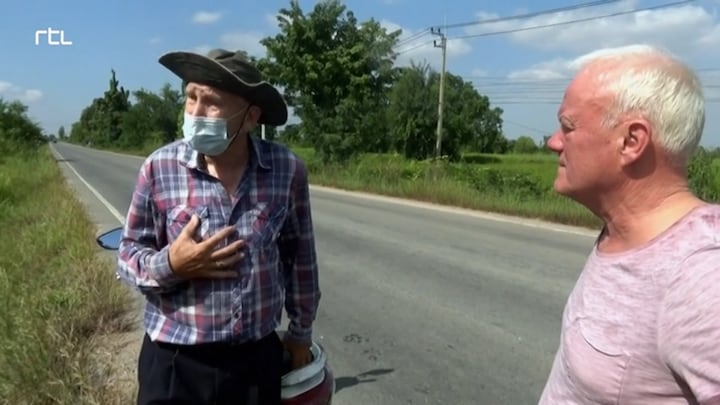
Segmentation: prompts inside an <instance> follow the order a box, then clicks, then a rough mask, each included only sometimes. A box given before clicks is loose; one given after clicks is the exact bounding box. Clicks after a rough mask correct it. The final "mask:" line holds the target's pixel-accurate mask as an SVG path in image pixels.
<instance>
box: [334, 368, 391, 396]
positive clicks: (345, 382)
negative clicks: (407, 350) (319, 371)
mask: <svg viewBox="0 0 720 405" xmlns="http://www.w3.org/2000/svg"><path fill="white" fill-rule="evenodd" d="M394 371H395V369H393V368H381V369H377V370H370V371H366V372H364V373H360V374H358V375H356V376H355V377H338V378H336V379H335V393H338V392H340V390H342V389H344V388H350V387H352V386H355V385H358V384H363V383H369V382H374V381H377V379H376V378H373V377H376V376H380V375H385V374H390V373H392V372H394Z"/></svg>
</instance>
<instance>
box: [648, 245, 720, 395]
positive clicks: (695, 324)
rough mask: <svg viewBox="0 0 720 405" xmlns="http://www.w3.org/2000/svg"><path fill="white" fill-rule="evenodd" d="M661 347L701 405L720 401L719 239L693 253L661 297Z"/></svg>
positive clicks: (672, 366) (663, 353)
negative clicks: (717, 242) (715, 243)
mask: <svg viewBox="0 0 720 405" xmlns="http://www.w3.org/2000/svg"><path fill="white" fill-rule="evenodd" d="M658 337H659V348H660V353H661V356H662V357H663V359H664V361H665V362H666V364H667V365H668V366H669V367H670V369H671V370H673V371H674V372H675V373H676V374H677V375H678V376H679V377H680V379H682V380H683V381H684V382H685V383H686V384H687V386H688V388H689V389H690V391H692V393H693V394H694V395H695V397H696V399H697V401H698V403H699V404H701V405H709V404H713V405H715V404H720V343H719V342H720V245H716V246H712V247H710V248H707V249H703V250H701V251H698V252H695V253H693V254H692V255H690V256H689V257H688V258H687V259H686V260H685V261H684V262H683V263H682V264H681V265H680V266H679V268H678V270H677V273H676V274H675V275H674V276H672V278H671V280H670V283H669V285H668V292H667V294H666V296H665V298H664V300H663V302H662V306H661V311H660V316H659V325H658Z"/></svg>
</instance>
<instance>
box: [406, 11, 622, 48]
mask: <svg viewBox="0 0 720 405" xmlns="http://www.w3.org/2000/svg"><path fill="white" fill-rule="evenodd" d="M620 1H624V0H596V1H591V2H587V3H579V4H574V5H571V6H566V7H558V8H553V9H546V10H542V11H537V12H532V13H527V14H518V15H514V16H511V17H500V18H494V19H490V20H476V21H469V22H463V23H454V24H448V25H447V26H444V28H445V29H449V28H460V27H468V26H472V25H480V24H489V23H496V22H503V21H512V20H518V19H525V18H532V17H537V16H542V15H547V14H554V13H560V12H563V11H572V10H579V9H583V8H591V7H597V6H601V5H607V4H612V3H619V2H620ZM435 28H436V27H434V26H431V27H427V28H424V29H423V30H421V31H418V32H416V33H415V34H412V35H410V36H409V37H407V38H403V39H401V40H399V41H398V42H397V43H396V44H395V48H398V47H400V46H402V45H405V44H408V43H410V42H413V41H415V40H417V39H420V38H422V37H424V36H427V35H428V34H430V33H432V31H433V29H435ZM429 43H430V42H424V43H422V44H419V45H418V46H413V47H411V48H409V49H405V50H403V51H401V52H400V54H402V53H406V52H409V51H411V50H415V49H417V48H420V47H422V46H424V45H426V44H429Z"/></svg>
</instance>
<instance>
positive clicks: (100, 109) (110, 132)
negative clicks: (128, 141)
mask: <svg viewBox="0 0 720 405" xmlns="http://www.w3.org/2000/svg"><path fill="white" fill-rule="evenodd" d="M111 74H112V75H111V77H110V81H109V86H108V89H107V90H106V91H105V93H104V94H103V97H100V98H95V99H94V100H93V101H92V103H91V104H90V105H89V106H88V107H86V108H85V109H84V110H83V111H82V113H81V115H80V121H79V122H76V123H75V124H73V126H72V129H71V131H70V138H71V139H72V140H73V141H76V142H83V143H92V144H96V145H102V146H108V145H114V144H117V142H118V140H119V138H120V135H121V134H122V129H121V121H122V116H123V114H124V113H125V112H127V111H128V109H129V108H130V100H129V97H130V92H129V91H128V90H125V89H124V88H123V87H122V86H120V85H119V84H120V83H119V81H118V80H117V78H116V76H115V70H111Z"/></svg>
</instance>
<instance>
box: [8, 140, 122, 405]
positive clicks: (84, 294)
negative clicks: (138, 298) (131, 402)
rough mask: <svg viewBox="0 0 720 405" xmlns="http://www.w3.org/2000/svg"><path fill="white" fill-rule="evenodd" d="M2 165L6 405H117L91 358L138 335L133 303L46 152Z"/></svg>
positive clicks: (11, 159)
mask: <svg viewBox="0 0 720 405" xmlns="http://www.w3.org/2000/svg"><path fill="white" fill-rule="evenodd" d="M1 159H2V160H0V173H2V176H0V229H2V230H3V232H0V246H3V252H2V254H0V300H1V301H0V302H1V303H2V307H3V308H4V309H5V310H4V311H2V313H1V314H0V398H2V400H1V402H2V403H7V404H50V403H54V404H112V403H117V398H118V395H120V393H118V392H117V388H116V387H114V385H113V384H111V383H110V382H109V380H108V378H107V376H106V375H105V372H104V368H103V366H102V365H101V364H97V362H96V361H95V359H94V357H93V352H94V350H95V346H96V343H97V341H98V339H99V338H101V337H102V336H103V335H105V334H108V333H114V332H119V331H124V330H128V329H130V328H131V327H132V326H131V325H130V324H129V322H128V321H127V320H126V319H127V318H126V317H125V316H124V315H125V314H126V313H127V311H128V310H129V309H130V308H131V301H130V300H131V298H130V296H129V294H128V293H127V291H126V289H125V288H124V287H123V286H122V285H120V284H119V283H118V282H117V281H116V280H115V278H114V275H113V273H112V271H111V270H110V269H111V267H109V264H110V263H109V262H108V260H107V259H103V258H102V257H101V256H100V255H98V254H97V253H98V249H97V246H96V244H95V242H94V238H95V228H94V225H93V224H92V223H91V221H90V219H89V218H88V215H87V213H86V211H85V207H84V206H83V205H82V204H81V203H80V202H79V201H78V200H77V199H76V197H75V195H74V194H73V192H72V191H71V190H70V189H69V188H68V187H67V185H66V183H65V180H64V177H63V174H62V172H61V171H60V168H59V167H58V165H57V163H56V161H55V159H54V158H53V156H52V154H51V153H50V151H49V150H48V148H47V147H45V146H44V147H42V148H41V150H39V151H38V152H25V153H16V154H14V155H11V156H9V157H4V158H1Z"/></svg>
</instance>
